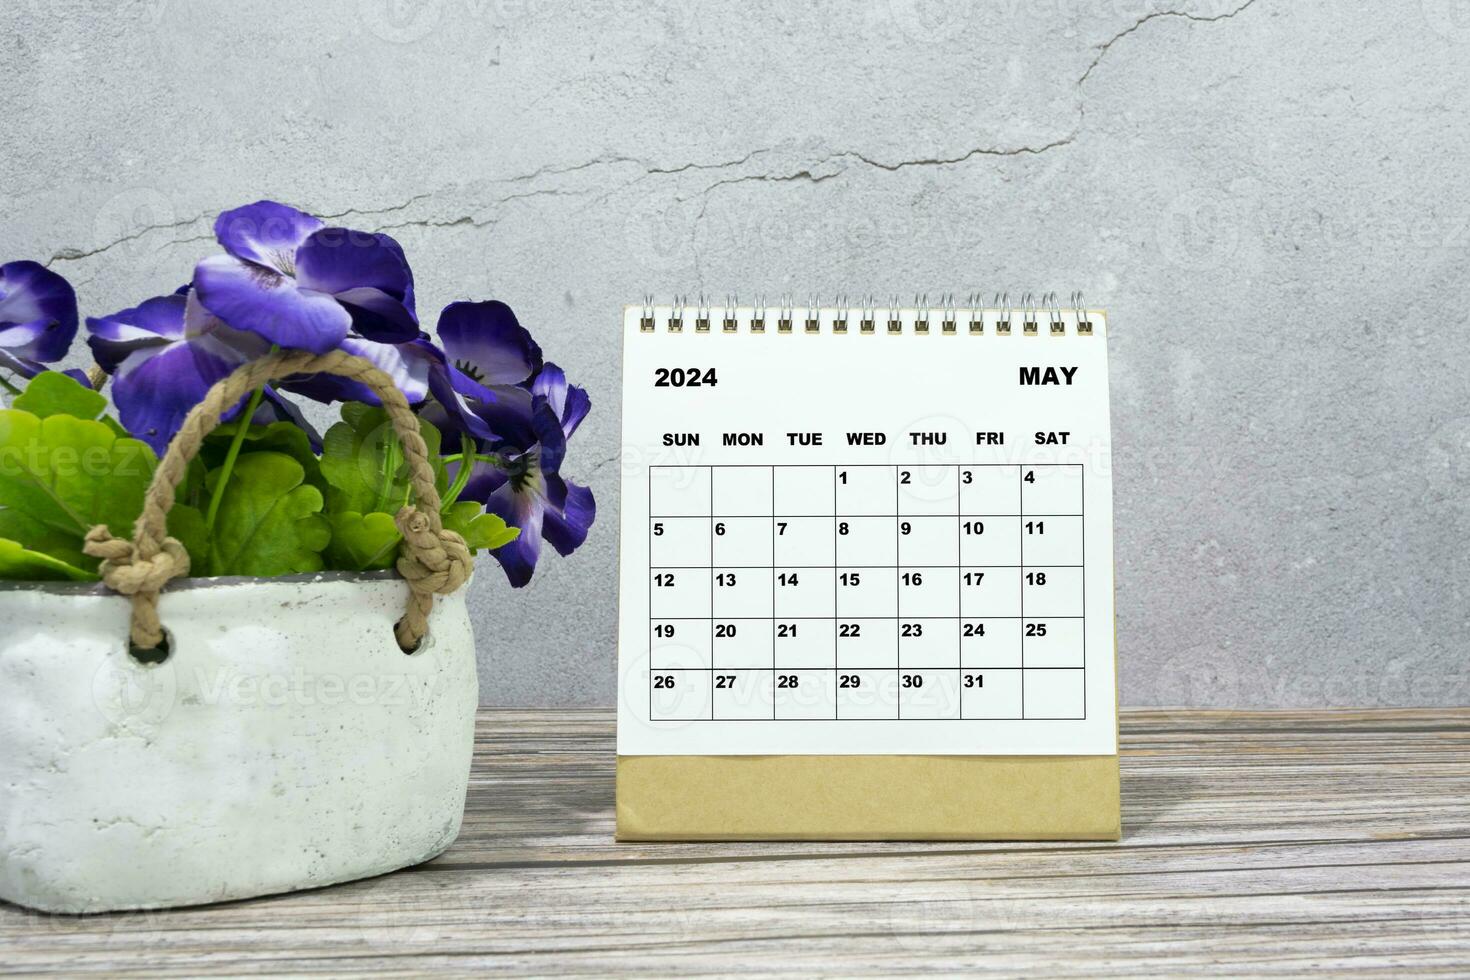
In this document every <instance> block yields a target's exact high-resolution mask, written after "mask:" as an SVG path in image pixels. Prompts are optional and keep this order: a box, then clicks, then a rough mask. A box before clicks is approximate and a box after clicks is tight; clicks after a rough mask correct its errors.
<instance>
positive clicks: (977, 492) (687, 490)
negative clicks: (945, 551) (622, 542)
mask: <svg viewBox="0 0 1470 980" xmlns="http://www.w3.org/2000/svg"><path fill="white" fill-rule="evenodd" d="M1082 482H1083V476H1082V466H1081V464H1077V463H1048V464H1037V465H1009V464H1005V465H1001V464H994V465H990V464H987V465H974V466H955V465H935V466H927V465H926V466H904V465H894V466H890V465H857V466H806V465H799V466H780V465H778V466H651V467H649V471H648V483H649V487H648V489H649V510H648V512H649V514H650V515H651V516H653V517H770V516H789V517H803V516H811V517H827V516H832V515H841V514H850V515H857V516H862V515H912V516H921V515H925V514H950V515H953V514H976V515H999V514H1006V515H1020V514H1041V515H1046V514H1081V513H1082Z"/></svg>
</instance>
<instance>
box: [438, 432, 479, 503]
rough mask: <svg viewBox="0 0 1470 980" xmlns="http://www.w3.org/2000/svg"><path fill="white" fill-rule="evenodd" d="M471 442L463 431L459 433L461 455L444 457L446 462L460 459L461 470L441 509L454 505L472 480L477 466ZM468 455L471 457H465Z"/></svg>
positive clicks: (446, 494) (450, 487)
mask: <svg viewBox="0 0 1470 980" xmlns="http://www.w3.org/2000/svg"><path fill="white" fill-rule="evenodd" d="M469 443H470V439H469V436H467V435H465V434H464V433H463V432H461V433H460V434H459V455H457V456H446V457H445V458H444V461H445V462H446V463H447V462H450V461H452V460H458V461H459V472H457V473H455V474H454V482H453V483H451V484H450V485H449V489H448V490H447V491H445V493H444V506H442V507H440V508H439V509H440V510H441V511H447V510H448V509H449V508H450V507H453V506H454V503H455V501H457V500H459V495H460V494H461V493H463V492H464V488H465V486H466V485H467V484H468V483H469V482H470V471H471V470H473V469H474V468H475V459H474V454H473V453H471V452H470V449H469ZM466 456H468V457H469V459H468V460H466V459H465V457H466Z"/></svg>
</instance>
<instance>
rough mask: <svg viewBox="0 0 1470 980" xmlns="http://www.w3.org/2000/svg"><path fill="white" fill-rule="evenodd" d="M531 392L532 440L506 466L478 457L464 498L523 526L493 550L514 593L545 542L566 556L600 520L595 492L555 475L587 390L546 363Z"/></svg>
mask: <svg viewBox="0 0 1470 980" xmlns="http://www.w3.org/2000/svg"><path fill="white" fill-rule="evenodd" d="M530 393H531V397H532V401H533V408H532V412H531V418H530V428H531V430H532V431H533V432H534V433H535V440H536V441H535V442H533V443H532V444H530V445H529V446H526V447H525V448H523V449H521V450H519V451H514V450H513V451H510V452H505V453H502V454H501V455H500V459H499V460H498V462H500V463H503V464H504V465H496V464H492V463H490V462H487V461H483V460H477V461H476V462H475V464H474V466H475V469H474V471H473V472H472V474H471V476H470V479H469V482H468V483H467V484H466V485H465V489H464V493H463V494H462V496H463V497H465V498H466V499H469V500H478V501H480V502H481V503H483V504H484V505H485V510H486V511H488V512H489V513H492V514H498V515H499V516H500V518H501V519H502V520H504V521H505V523H506V524H508V525H510V526H512V527H518V528H520V530H521V533H520V536H519V537H517V538H516V539H515V540H514V541H512V542H511V543H510V544H508V545H505V546H503V547H500V548H496V549H495V550H494V551H492V552H491V554H493V555H494V556H495V558H496V559H497V560H498V561H499V562H500V565H501V567H502V568H504V569H505V574H506V577H507V578H508V579H509V580H510V584H511V585H512V586H514V587H516V588H520V587H521V586H523V585H525V584H526V583H527V582H529V581H530V580H531V573H532V572H533V571H534V570H535V568H536V560H537V559H538V558H539V557H540V555H541V541H542V539H543V538H544V539H545V540H547V541H549V542H551V546H552V547H553V548H555V549H556V550H557V551H558V552H559V553H561V554H562V555H569V554H571V553H572V552H573V551H575V550H576V549H577V548H578V547H580V546H581V544H582V542H583V541H585V540H587V531H588V529H589V528H591V527H592V522H593V520H594V519H595V518H596V516H597V503H596V501H595V500H594V499H593V496H592V491H591V490H590V489H588V488H587V487H582V486H578V485H577V484H575V483H572V482H571V481H570V480H566V479H564V478H563V477H562V476H561V475H560V473H559V472H558V471H559V470H560V468H561V464H562V460H563V458H564V457H565V456H566V448H567V440H568V439H569V438H571V435H572V433H573V432H576V431H577V426H578V425H580V424H581V422H582V419H584V418H586V417H587V413H588V411H589V410H590V409H591V407H592V402H591V400H590V399H589V398H588V397H587V392H586V391H584V390H582V389H581V388H578V387H576V386H574V385H569V384H567V379H566V375H565V374H564V373H563V372H562V370H561V368H559V367H557V366H556V365H555V364H546V365H545V366H544V367H543V368H542V369H541V371H540V373H539V374H537V375H536V378H535V380H534V381H533V382H532V384H531V388H530Z"/></svg>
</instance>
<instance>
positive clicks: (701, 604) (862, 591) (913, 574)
mask: <svg viewBox="0 0 1470 980" xmlns="http://www.w3.org/2000/svg"><path fill="white" fill-rule="evenodd" d="M1083 613H1084V603H1083V581H1082V569H1081V568H1080V567H1078V566H1055V565H1051V566H1047V565H1023V566H1019V567H1015V568H1006V567H1000V568H997V567H993V566H990V567H979V566H976V567H968V566H963V567H958V568H956V567H942V566H941V567H919V566H915V567H904V568H730V569H711V568H655V569H652V570H650V573H649V604H648V615H649V618H650V619H654V620H661V619H743V618H776V619H787V618H820V617H829V618H830V617H837V618H848V617H884V616H894V617H897V616H902V617H906V618H923V617H930V616H934V617H944V616H949V617H966V618H971V617H974V618H986V617H992V616H1029V617H1033V618H1040V619H1045V618H1048V617H1067V616H1082V615H1083Z"/></svg>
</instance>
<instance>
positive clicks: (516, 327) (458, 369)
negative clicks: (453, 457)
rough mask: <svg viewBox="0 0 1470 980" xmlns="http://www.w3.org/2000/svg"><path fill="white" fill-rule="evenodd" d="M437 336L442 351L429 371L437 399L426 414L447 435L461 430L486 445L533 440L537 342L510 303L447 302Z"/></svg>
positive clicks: (523, 445) (514, 444)
mask: <svg viewBox="0 0 1470 980" xmlns="http://www.w3.org/2000/svg"><path fill="white" fill-rule="evenodd" d="M439 340H440V342H441V343H442V344H443V345H444V354H443V355H442V356H440V357H438V358H437V359H436V361H435V363H434V366H433V370H432V371H431V372H430V375H429V387H430V390H431V391H432V392H433V395H434V400H435V402H436V404H435V405H434V406H431V407H430V408H429V409H428V410H426V412H425V415H426V416H427V417H428V418H430V419H431V420H432V421H434V422H435V424H437V425H439V427H440V428H441V429H443V430H444V431H445V434H446V435H452V434H456V433H464V434H466V435H469V436H471V437H472V438H474V439H475V440H476V441H477V442H479V443H480V444H482V445H485V446H491V447H494V448H500V447H504V446H509V447H513V448H517V449H524V448H526V447H528V446H530V445H531V444H532V443H534V442H535V441H536V433H535V431H534V429H533V428H532V425H531V415H532V408H533V399H532V396H531V390H530V381H531V379H532V378H533V377H535V375H536V372H537V371H539V370H541V365H542V358H541V348H540V347H538V346H537V345H536V341H534V340H532V339H531V334H530V332H529V331H527V330H526V328H525V327H523V326H521V325H520V322H519V321H518V320H516V315H515V313H513V312H512V311H511V308H510V307H509V306H506V305H505V304H504V303H501V302H498V301H490V302H485V303H450V304H449V305H448V306H446V307H444V311H443V312H442V313H440V314H439ZM451 444H452V443H451Z"/></svg>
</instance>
